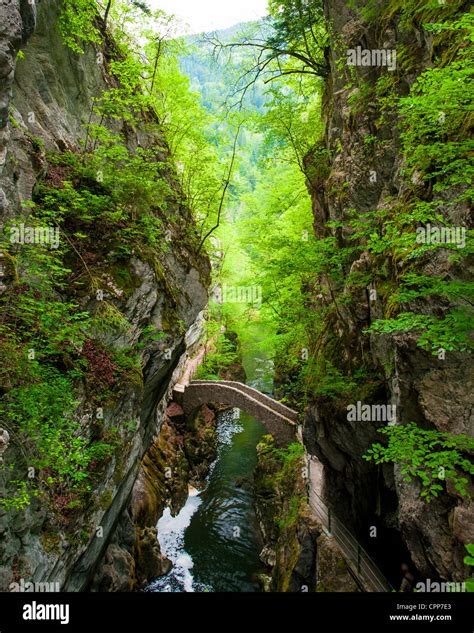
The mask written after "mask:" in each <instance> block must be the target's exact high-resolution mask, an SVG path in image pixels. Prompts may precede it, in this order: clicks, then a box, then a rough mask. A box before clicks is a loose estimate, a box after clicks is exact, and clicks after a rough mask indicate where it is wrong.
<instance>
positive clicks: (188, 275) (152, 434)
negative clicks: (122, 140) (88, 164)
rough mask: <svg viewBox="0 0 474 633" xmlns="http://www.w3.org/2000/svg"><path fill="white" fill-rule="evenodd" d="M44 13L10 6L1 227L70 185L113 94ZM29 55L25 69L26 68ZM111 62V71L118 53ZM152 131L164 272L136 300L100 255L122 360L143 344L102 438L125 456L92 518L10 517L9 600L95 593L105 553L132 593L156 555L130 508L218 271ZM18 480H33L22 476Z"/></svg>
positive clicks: (0, 40) (2, 27) (88, 425)
mask: <svg viewBox="0 0 474 633" xmlns="http://www.w3.org/2000/svg"><path fill="white" fill-rule="evenodd" d="M37 6H38V9H37V15H36V9H35V4H34V3H29V2H28V1H27V0H2V1H1V2H0V170H1V172H0V177H1V178H0V223H1V222H3V221H5V220H7V219H10V218H14V217H17V216H18V215H19V212H20V209H21V208H22V202H24V201H29V200H31V198H32V196H33V195H34V189H35V186H36V185H37V183H39V182H41V181H42V180H43V179H45V178H46V179H49V182H50V183H51V182H54V181H55V178H56V179H57V178H58V177H59V176H60V175H61V174H58V173H57V172H54V169H52V167H51V164H50V163H49V161H48V152H53V153H58V152H64V151H66V150H69V151H72V152H76V151H78V149H79V147H80V142H81V140H83V139H84V135H85V131H84V127H83V126H84V125H85V124H87V123H88V120H89V116H90V111H91V103H92V99H93V98H94V97H96V96H97V95H98V94H100V93H101V92H102V91H103V90H104V89H106V88H107V87H108V86H110V82H111V79H110V77H109V76H108V73H107V68H106V65H104V63H98V57H97V51H96V50H95V49H94V48H93V47H86V48H85V50H84V54H83V55H77V54H75V53H73V52H71V51H70V50H69V49H68V48H66V46H65V45H64V44H63V42H62V40H61V37H60V35H59V32H58V29H57V19H58V11H59V10H60V2H59V1H58V0H43V1H42V2H41V3H39V4H38V3H37ZM20 47H23V50H24V58H23V59H20V60H18V62H16V58H17V52H18V50H19V48H20ZM103 52H104V53H105V55H104V58H105V59H107V55H108V51H103ZM9 116H11V117H12V118H11V122H10V123H9V122H8V117H9ZM155 123H156V122H155ZM111 125H117V126H118V125H119V123H115V124H114V123H111ZM144 127H145V126H143V128H142V127H141V126H136V127H134V126H128V129H127V130H126V138H127V144H128V146H129V148H130V149H133V148H136V147H137V146H141V147H147V146H156V147H157V149H156V160H157V161H159V162H163V164H164V165H165V163H166V166H164V168H163V171H162V177H163V179H165V180H166V181H167V183H168V185H169V186H170V189H171V191H172V192H174V194H172V196H173V195H174V197H171V198H170V199H169V200H168V204H167V211H166V212H165V213H164V215H163V217H162V218H161V220H162V221H163V222H164V223H166V226H167V228H169V232H170V236H171V240H170V241H169V248H167V249H163V250H162V251H161V252H160V253H159V254H157V255H156V257H157V258H158V260H159V261H158V264H156V265H152V263H151V262H150V261H144V260H143V259H141V258H140V257H139V256H137V255H133V254H132V256H130V258H129V259H128V261H127V262H126V263H125V264H124V268H123V273H124V277H125V278H126V279H128V280H130V279H131V280H132V282H133V283H129V284H128V286H127V287H125V288H122V287H120V283H119V282H117V280H116V279H115V278H114V270H113V266H109V265H107V264H106V262H105V260H106V259H107V255H108V253H107V252H104V253H100V252H97V253H96V257H97V258H98V260H104V264H103V266H101V267H100V272H99V273H98V274H99V276H100V278H101V279H100V284H101V287H103V288H105V289H107V292H108V293H109V301H110V302H111V303H112V304H113V306H114V309H115V310H117V311H118V312H120V313H121V314H122V315H123V316H124V317H125V318H126V319H127V320H128V322H129V323H130V324H131V327H130V329H128V330H127V332H125V333H121V334H120V335H118V336H116V337H115V338H114V340H113V344H114V346H115V348H116V349H121V348H123V349H128V348H129V347H130V346H131V345H134V344H136V343H137V342H141V345H140V349H141V352H140V353H141V367H142V371H141V375H140V376H138V377H135V379H130V376H129V377H128V379H124V380H123V381H122V382H121V384H120V390H119V396H118V397H117V398H115V399H114V400H113V402H112V403H111V404H109V405H108V406H105V408H104V420H103V429H104V431H105V432H107V430H108V429H111V428H112V427H114V428H115V429H119V436H120V440H119V441H120V444H121V446H122V448H121V450H120V451H118V452H116V453H115V455H114V456H113V458H112V460H111V461H110V462H109V463H108V464H107V467H106V468H105V471H104V472H103V473H101V476H100V479H99V480H98V481H96V484H95V490H94V500H95V501H94V503H93V504H92V505H91V507H89V508H88V509H87V511H86V512H84V514H83V515H81V516H77V515H74V513H72V515H71V517H70V520H68V521H65V523H64V524H63V525H61V524H60V523H59V524H58V523H57V522H56V521H55V520H53V518H52V517H51V515H50V513H49V511H48V509H47V508H46V507H45V506H44V504H41V503H40V502H37V501H35V500H33V502H32V504H31V505H30V507H29V508H28V509H26V510H25V511H22V512H21V513H8V514H6V515H5V514H2V515H1V516H0V538H1V542H0V561H1V562H0V565H1V567H0V589H1V590H8V587H9V585H10V583H12V582H14V581H16V580H18V579H19V578H24V579H26V580H30V581H34V582H45V581H49V582H57V583H59V585H60V586H61V589H62V590H64V591H81V590H84V589H85V588H87V587H88V586H89V584H90V582H91V580H92V578H93V576H94V572H95V569H96V568H97V566H98V564H99V562H100V561H101V559H102V557H103V556H104V554H105V552H106V551H107V558H106V559H104V564H105V565H109V566H111V567H114V566H116V567H117V568H118V569H121V570H122V572H123V574H122V576H123V578H125V579H127V580H125V581H123V582H122V585H121V586H119V587H116V586H115V587H113V586H112V584H113V583H112V582H111V584H110V585H109V586H108V587H105V588H106V589H114V588H115V589H117V588H119V589H130V588H132V585H133V577H134V567H135V562H134V553H136V551H137V550H139V549H140V547H141V548H142V550H143V548H146V546H147V545H146V544H145V545H144V544H143V540H144V539H145V537H146V535H144V534H142V533H139V534H136V533H135V530H134V524H133V521H132V519H131V518H130V515H129V513H128V510H127V507H128V503H129V499H130V496H131V491H132V488H133V486H134V484H135V482H136V480H137V475H138V472H139V470H140V467H141V461H142V458H143V456H144V454H145V453H146V451H147V450H148V449H149V447H150V446H151V445H152V443H153V442H154V441H156V438H157V436H158V435H159V432H160V429H161V426H162V424H163V420H164V417H165V410H166V406H167V402H166V401H167V396H168V394H169V393H170V390H171V389H172V387H173V383H174V381H176V380H177V378H178V377H179V372H180V367H181V366H182V364H183V362H184V360H185V358H186V354H187V351H189V350H190V349H191V348H192V346H193V345H195V344H196V341H197V339H198V337H199V334H200V323H201V320H200V313H201V312H202V310H203V309H204V308H205V306H206V303H207V288H208V285H209V273H210V265H209V261H208V260H207V257H205V256H203V255H198V254H197V253H196V250H197V249H194V247H193V245H192V243H191V242H189V240H187V239H186V237H185V236H184V230H185V229H186V228H187V229H188V230H191V231H192V230H193V227H194V221H193V219H192V216H191V213H190V211H189V210H188V209H187V207H186V205H185V202H184V203H183V201H182V198H183V197H182V195H181V194H180V192H179V188H178V186H177V184H176V181H175V179H174V175H173V171H172V167H171V166H170V161H167V159H168V158H169V153H168V150H167V148H166V142H165V141H164V139H163V138H162V137H159V136H158V137H156V136H155V137H154V136H153V134H152V133H150V132H145V131H144ZM154 134H155V135H156V134H157V133H156V132H154ZM59 180H60V178H59ZM23 217H24V216H23ZM100 228H102V227H97V230H99V229H100ZM91 237H92V238H93V237H94V236H93V235H92V236H91ZM76 299H77V301H78V302H79V303H80V305H81V307H82V308H83V309H84V310H94V309H95V308H96V307H97V306H96V297H95V293H92V292H91V291H89V292H86V293H82V294H81V296H79V297H77V298H76ZM150 329H152V330H154V331H164V332H165V336H163V337H162V338H161V339H160V340H155V341H154V340H150V338H149V337H146V336H145V333H144V331H145V330H146V331H149V330H150ZM94 410H95V409H94V403H93V402H91V401H90V399H88V398H87V397H86V395H84V397H83V398H82V399H81V402H80V405H79V409H78V412H77V416H78V419H79V420H81V424H82V428H83V432H84V435H85V436H87V435H89V434H90V433H91V432H93V430H92V425H93V417H94ZM131 422H133V425H132V426H130V423H131ZM125 423H127V425H128V426H126V425H125ZM132 427H133V428H132ZM21 455H22V446H21V444H20V443H19V442H18V440H17V439H16V438H15V437H14V436H12V437H11V438H10V445H9V447H8V449H7V451H6V452H5V453H4V459H5V463H6V464H8V465H10V464H12V465H15V468H16V464H22V465H23V460H22V458H21ZM18 467H19V466H18ZM9 476H10V477H11V478H15V476H17V477H22V476H24V473H20V472H16V471H15V470H14V471H12V473H11V474H10V475H9ZM99 528H100V529H99ZM117 532H118V536H117ZM113 536H114V538H115V541H116V542H119V543H120V544H121V545H122V546H124V547H122V549H121V548H120V547H119V546H118V545H117V546H114V547H115V549H114V548H109V549H108V545H109V543H110V542H111V539H112V537H113ZM137 539H141V541H140V542H138V541H137ZM155 544H156V546H158V545H157V543H156V539H155Z"/></svg>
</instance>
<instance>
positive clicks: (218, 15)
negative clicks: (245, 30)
mask: <svg viewBox="0 0 474 633" xmlns="http://www.w3.org/2000/svg"><path fill="white" fill-rule="evenodd" d="M267 3H268V0H148V4H149V6H151V7H153V8H154V9H163V10H164V11H166V12H167V13H173V14H174V15H176V16H178V17H179V18H181V19H182V20H183V22H184V23H186V24H187V25H188V26H189V29H183V32H186V33H188V34H191V33H202V32H203V31H214V30H218V29H225V28H227V27H229V26H233V25H234V24H238V23H239V22H250V21H251V20H257V19H258V18H261V17H262V16H264V15H266V14H267Z"/></svg>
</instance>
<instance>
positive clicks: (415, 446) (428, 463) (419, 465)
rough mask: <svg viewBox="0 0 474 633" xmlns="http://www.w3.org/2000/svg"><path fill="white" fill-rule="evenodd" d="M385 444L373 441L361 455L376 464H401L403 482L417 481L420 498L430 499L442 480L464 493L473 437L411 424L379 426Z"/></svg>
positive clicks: (440, 488) (471, 471)
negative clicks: (420, 488) (384, 437)
mask: <svg viewBox="0 0 474 633" xmlns="http://www.w3.org/2000/svg"><path fill="white" fill-rule="evenodd" d="M379 432H380V433H382V434H384V435H386V436H387V438H388V445H387V446H383V445H382V444H374V445H373V446H372V447H371V448H370V449H369V450H368V452H367V454H366V455H365V456H364V459H366V460H367V461H371V460H373V461H375V463H376V464H384V463H387V462H394V463H396V464H399V465H400V467H401V474H402V475H404V476H405V477H404V480H405V481H411V480H412V479H416V480H418V481H419V482H420V483H421V486H422V490H421V493H420V495H421V497H424V498H425V499H426V501H428V502H429V501H430V500H431V499H432V498H433V497H437V496H438V495H439V494H440V492H442V491H443V489H444V487H443V482H445V483H446V484H449V485H452V486H454V489H455V490H456V492H457V493H458V494H459V495H460V496H463V497H464V496H467V494H468V491H467V484H468V482H469V479H468V478H466V475H474V465H473V463H472V461H471V460H470V459H469V457H472V455H473V454H474V440H473V439H472V438H471V437H469V436H467V435H454V434H452V433H440V432H438V431H434V430H425V429H421V428H420V427H418V426H417V425H416V424H415V423H413V422H411V423H409V424H404V425H401V426H388V427H385V428H381V429H379Z"/></svg>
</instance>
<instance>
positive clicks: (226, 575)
mask: <svg viewBox="0 0 474 633" xmlns="http://www.w3.org/2000/svg"><path fill="white" fill-rule="evenodd" d="M244 366H245V369H246V372H247V376H249V380H248V381H247V382H248V384H250V385H251V386H253V387H256V388H257V389H260V390H261V391H265V392H266V393H270V392H271V385H272V372H273V365H272V362H271V361H270V360H269V359H268V356H267V355H266V354H264V353H261V350H260V354H259V355H257V354H256V353H255V352H254V350H252V353H251V354H249V355H247V356H244ZM265 433H266V431H265V428H264V427H263V426H262V425H261V424H260V422H258V421H257V420H255V419H254V418H253V417H251V416H250V415H247V414H246V413H243V412H240V411H239V410H238V409H235V410H233V411H225V412H223V413H221V414H219V416H218V424H217V434H218V442H219V444H218V453H217V458H216V460H215V462H214V463H213V465H212V467H211V470H210V474H209V476H208V478H207V484H206V487H205V488H204V489H203V490H201V491H196V490H194V489H191V490H190V495H189V497H188V500H187V502H186V504H185V506H184V507H183V508H182V509H181V511H180V513H179V514H178V515H177V516H176V517H172V516H171V514H170V511H169V508H167V509H166V510H165V512H164V514H163V516H162V518H161V519H160V520H159V522H158V538H159V541H160V546H161V550H162V552H163V554H164V555H165V556H167V557H168V558H169V559H170V560H171V562H172V563H173V568H172V570H171V571H170V572H169V574H167V575H166V576H163V577H161V578H158V579H157V580H156V581H155V582H153V583H152V584H151V585H149V586H148V588H147V591H155V592H156V591H173V592H182V591H234V592H242V591H259V585H258V583H257V582H256V574H257V573H258V572H259V571H261V570H262V565H261V563H260V561H259V553H260V551H261V549H262V547H263V543H262V542H261V537H260V532H259V528H258V524H257V520H256V517H255V511H254V503H253V471H254V468H255V466H256V461H257V453H256V446H257V444H258V442H259V440H260V438H261V437H262V435H265Z"/></svg>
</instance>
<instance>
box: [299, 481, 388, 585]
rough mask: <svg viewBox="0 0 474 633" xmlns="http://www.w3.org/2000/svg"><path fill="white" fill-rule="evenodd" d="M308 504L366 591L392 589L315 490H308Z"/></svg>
mask: <svg viewBox="0 0 474 633" xmlns="http://www.w3.org/2000/svg"><path fill="white" fill-rule="evenodd" d="M309 504H310V507H311V509H312V511H313V512H314V513H315V515H316V517H317V518H318V519H319V521H320V522H321V523H322V525H323V526H324V527H325V528H326V530H327V532H328V534H330V535H331V536H333V537H334V539H335V541H336V542H337V544H338V546H339V548H340V550H341V553H342V554H343V556H344V558H345V560H346V562H347V564H348V565H349V567H350V569H351V571H352V573H353V575H354V576H355V578H356V579H357V580H358V582H359V583H360V584H361V586H362V588H363V589H365V590H366V591H367V590H368V591H374V592H384V593H385V592H389V591H392V590H393V588H392V587H391V585H390V583H389V582H388V580H387V579H386V578H385V576H384V575H383V574H382V572H381V571H380V569H379V568H378V567H377V565H376V564H375V563H374V561H373V560H372V559H371V558H370V556H369V555H368V554H367V552H366V551H365V550H364V548H363V547H362V546H361V545H360V543H358V541H357V540H356V538H355V537H354V536H353V535H352V534H351V533H350V532H349V530H348V529H347V528H346V527H345V526H344V524H343V523H342V522H341V521H340V520H339V519H338V518H337V517H336V516H335V514H334V513H333V512H332V511H331V509H330V508H328V507H327V505H326V504H325V503H324V501H323V500H322V499H321V497H320V496H319V495H318V494H317V493H316V491H315V490H310V494H309Z"/></svg>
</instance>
